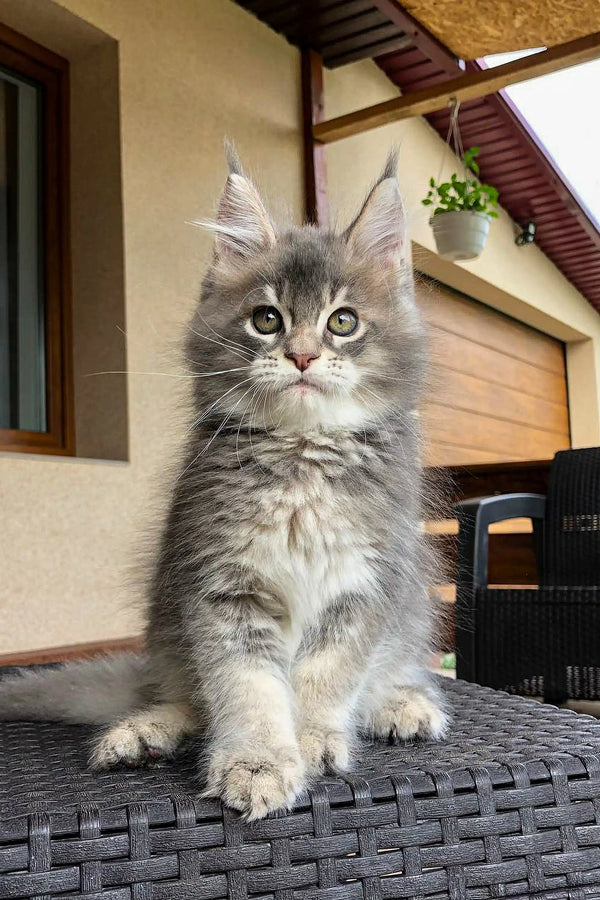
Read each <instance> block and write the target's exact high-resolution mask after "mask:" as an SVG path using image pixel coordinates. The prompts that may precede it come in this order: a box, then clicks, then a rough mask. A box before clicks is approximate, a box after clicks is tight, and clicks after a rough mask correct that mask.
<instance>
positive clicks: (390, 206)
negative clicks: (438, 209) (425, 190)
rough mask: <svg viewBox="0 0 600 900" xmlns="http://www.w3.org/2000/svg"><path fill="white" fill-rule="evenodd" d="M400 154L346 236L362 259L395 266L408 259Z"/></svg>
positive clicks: (390, 161)
mask: <svg viewBox="0 0 600 900" xmlns="http://www.w3.org/2000/svg"><path fill="white" fill-rule="evenodd" d="M397 165H398V151H397V150H392V152H391V153H390V155H389V156H388V159H387V162H386V164H385V167H384V169H383V172H382V173H381V175H380V177H379V180H378V181H377V182H376V184H375V186H374V187H373V188H372V190H371V192H370V194H369V196H368V197H367V199H366V200H365V202H364V204H363V207H362V209H361V211H360V212H359V214H358V216H357V217H356V219H355V220H354V222H353V223H352V224H351V225H350V227H349V228H348V229H347V231H346V232H345V237H346V241H347V243H348V247H349V248H350V249H351V251H352V253H353V254H357V255H358V256H359V257H360V258H361V259H368V258H371V259H373V260H374V261H375V260H377V261H379V262H380V263H382V264H383V265H385V266H386V267H387V266H393V265H396V264H398V263H400V262H402V261H404V259H405V257H406V222H405V216H404V206H403V203H402V197H401V196H400V188H399V187H398V179H397V177H396V169H397Z"/></svg>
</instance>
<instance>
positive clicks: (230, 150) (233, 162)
mask: <svg viewBox="0 0 600 900" xmlns="http://www.w3.org/2000/svg"><path fill="white" fill-rule="evenodd" d="M223 145H224V148H225V159H226V160H227V168H228V169H229V174H230V175H243V174H244V170H243V169H242V164H241V162H240V158H239V156H238V152H237V150H236V149H235V144H234V143H233V141H230V140H229V139H228V138H225V140H224V142H223Z"/></svg>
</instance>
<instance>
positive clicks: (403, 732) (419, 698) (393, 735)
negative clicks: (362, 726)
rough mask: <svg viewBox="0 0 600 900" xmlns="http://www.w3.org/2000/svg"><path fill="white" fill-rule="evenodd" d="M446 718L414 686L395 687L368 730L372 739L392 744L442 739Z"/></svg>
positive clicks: (425, 694)
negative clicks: (420, 739) (381, 739)
mask: <svg viewBox="0 0 600 900" xmlns="http://www.w3.org/2000/svg"><path fill="white" fill-rule="evenodd" d="M449 724H450V719H449V717H448V714H447V713H446V712H445V711H444V710H443V709H442V707H441V705H440V704H438V703H437V702H436V701H435V700H434V699H432V698H431V697H430V696H429V694H428V693H427V692H426V691H424V690H422V689H421V688H418V687H406V688H399V689H398V690H397V691H396V693H395V695H394V696H393V698H390V700H388V701H387V702H386V703H385V704H384V705H383V706H382V707H381V708H380V709H379V710H377V711H376V712H375V714H374V715H373V720H372V729H373V734H374V735H375V737H378V738H384V739H385V740H389V741H391V742H392V743H396V742H397V741H407V740H410V738H414V737H420V738H425V739H430V740H436V741H437V740H439V739H440V738H442V737H443V736H444V735H445V734H446V731H447V730H448V726H449Z"/></svg>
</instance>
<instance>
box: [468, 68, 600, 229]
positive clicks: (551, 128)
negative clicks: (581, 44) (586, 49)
mask: <svg viewBox="0 0 600 900" xmlns="http://www.w3.org/2000/svg"><path fill="white" fill-rule="evenodd" d="M528 52H534V51H528ZM525 55H527V54H526V53H524V52H520V53H499V54H496V55H495V56H488V57H486V60H485V61H486V63H487V64H488V66H498V65H500V64H501V63H504V62H509V61H510V60H511V59H516V58H517V57H519V56H525ZM506 93H507V94H508V96H509V97H510V98H511V100H512V101H513V103H515V105H516V106H517V107H518V108H519V110H520V112H521V113H522V114H523V115H524V116H525V118H526V119H527V121H528V122H529V124H530V125H531V127H532V128H533V130H534V131H535V132H536V134H537V135H538V137H539V138H540V140H541V141H542V143H543V144H544V145H545V147H546V149H547V150H548V151H549V152H550V154H551V155H552V156H553V157H554V159H555V160H556V162H557V164H558V166H559V168H560V169H562V171H563V172H564V174H565V175H566V177H567V179H568V180H569V181H570V182H571V185H572V186H573V188H574V189H575V191H576V192H577V193H578V194H579V196H580V197H581V199H582V200H583V203H584V205H585V206H587V207H588V209H589V211H590V212H591V213H592V214H593V216H594V218H595V219H596V221H597V222H598V223H599V225H600V115H598V110H597V103H598V97H599V96H600V60H595V61H594V62H590V63H585V64H584V65H582V66H574V67H573V68H571V69H564V70H563V71H562V72H554V73H553V74H552V75H544V76H543V77H542V78H536V79H534V80H533V81H525V82H523V83H522V84H516V85H514V86H513V87H510V88H507V90H506Z"/></svg>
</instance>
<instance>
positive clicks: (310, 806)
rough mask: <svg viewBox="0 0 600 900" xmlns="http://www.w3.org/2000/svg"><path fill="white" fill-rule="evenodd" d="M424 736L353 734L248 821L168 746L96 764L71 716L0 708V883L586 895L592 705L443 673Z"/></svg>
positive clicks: (597, 846)
mask: <svg viewBox="0 0 600 900" xmlns="http://www.w3.org/2000/svg"><path fill="white" fill-rule="evenodd" d="M444 689H445V690H446V692H447V694H448V699H449V701H450V703H451V705H452V707H453V710H454V726H453V731H452V734H451V737H450V739H449V740H448V741H446V742H444V743H443V744H440V745H434V744H412V745H405V746H401V747H390V746H386V745H384V744H376V745H365V746H364V748H363V751H362V754H361V756H360V758H359V759H358V761H357V764H356V766H355V769H354V774H352V775H351V776H348V777H346V778H325V779H323V780H321V781H320V782H319V783H318V784H316V785H315V786H314V788H312V789H311V790H310V791H308V792H307V794H306V795H305V796H302V797H301V798H300V799H299V801H298V803H297V804H296V807H295V808H294V810H293V811H292V812H291V813H289V814H284V815H277V816H272V817H270V818H268V819H266V820H263V821H259V822H255V823H253V824H252V825H247V824H244V823H243V822H242V821H241V820H240V819H239V817H238V816H237V814H236V813H234V812H231V811H230V810H227V809H222V808H221V805H220V804H219V803H218V802H210V801H205V800H200V799H198V790H197V784H196V783H195V782H194V779H193V758H194V754H193V751H192V749H191V748H188V749H187V750H186V751H184V752H183V753H182V755H181V757H180V758H179V759H178V760H177V762H176V763H174V764H172V765H169V766H165V767H163V768H159V769H149V770H145V771H138V770H127V771H125V770H122V771H115V772H110V773H106V774H102V775H97V774H93V773H91V772H89V771H88V770H87V768H86V762H85V761H86V743H87V740H88V737H89V732H88V730H87V729H84V728H76V727H68V726H56V725H50V724H41V725H39V724H38V725H33V724H28V723H5V724H3V725H2V726H0V873H1V874H0V898H8V897H11V898H15V897H36V898H50V897H55V896H60V897H68V898H73V897H85V898H86V900H90V898H96V897H97V898H100V897H101V898H102V900H130V898H134V900H150V898H153V900H163V898H164V900H212V898H226V897H228V898H232V900H246V898H257V900H258V898H260V900H326V898H331V900H388V898H395V897H398V898H417V897H418V898H456V900H458V898H460V900H462V898H469V900H484V898H488V897H489V898H492V897H494V898H495V897H535V898H540V900H541V898H548V900H550V898H565V900H567V898H568V900H580V898H584V897H585V898H589V897H598V898H600V722H597V721H596V720H595V719H592V718H589V717H587V716H578V715H576V714H575V713H572V712H569V711H563V710H557V709H554V708H552V707H544V706H541V705H540V704H538V703H536V702H535V701H533V700H524V699H522V698H518V697H509V696H508V695H506V694H501V693H497V692H494V691H492V690H490V689H488V688H480V687H477V686H475V685H472V684H466V683H461V682H452V681H449V680H448V681H446V680H444Z"/></svg>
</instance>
